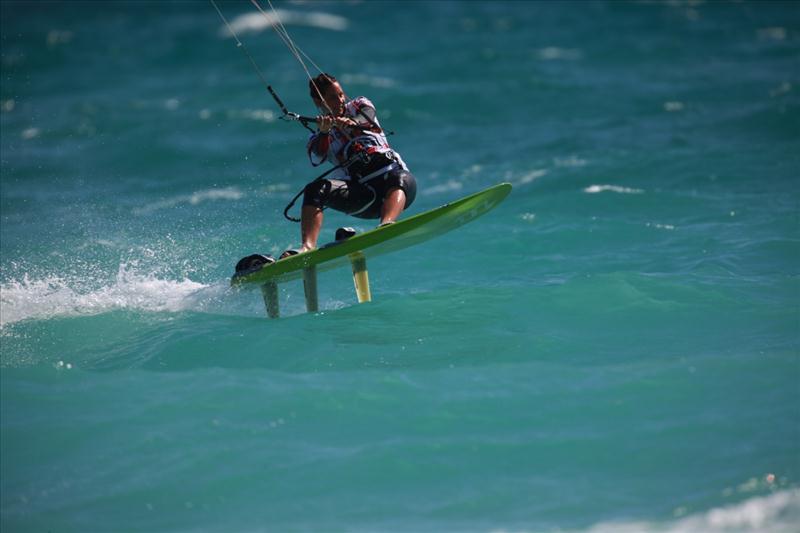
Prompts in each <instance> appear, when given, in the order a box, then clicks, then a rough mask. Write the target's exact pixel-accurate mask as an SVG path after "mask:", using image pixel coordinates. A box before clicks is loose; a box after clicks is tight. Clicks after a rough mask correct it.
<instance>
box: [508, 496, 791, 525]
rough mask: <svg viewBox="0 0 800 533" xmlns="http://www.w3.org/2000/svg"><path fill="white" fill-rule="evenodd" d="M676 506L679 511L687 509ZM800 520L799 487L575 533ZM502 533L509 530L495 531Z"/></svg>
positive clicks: (777, 522)
mask: <svg viewBox="0 0 800 533" xmlns="http://www.w3.org/2000/svg"><path fill="white" fill-rule="evenodd" d="M684 511H685V510H684V509H683V508H680V509H677V510H676V514H680V513H681V512H684ZM799 523H800V490H797V489H793V490H785V491H780V492H775V493H772V494H769V495H767V496H759V497H755V498H751V499H749V500H745V501H743V502H741V503H737V504H733V505H727V506H724V507H718V508H715V509H711V510H709V511H705V512H701V513H696V514H691V515H688V516H683V517H681V518H678V519H676V520H673V521H669V522H651V521H644V520H643V521H630V522H601V523H598V524H595V525H593V526H591V527H589V528H587V529H584V530H573V531H574V532H575V533H577V532H578V531H584V532H587V533H651V532H652V533H656V532H658V533H794V532H795V531H797V525H798V524H799ZM493 531H494V533H501V532H504V531H506V530H503V529H497V530H493Z"/></svg>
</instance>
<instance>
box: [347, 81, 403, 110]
mask: <svg viewBox="0 0 800 533" xmlns="http://www.w3.org/2000/svg"><path fill="white" fill-rule="evenodd" d="M341 81H342V83H344V84H345V85H348V86H349V85H353V84H359V85H367V86H369V87H378V88H381V89H386V88H390V87H394V86H395V85H397V82H395V81H394V80H393V79H391V78H384V77H381V76H368V75H367V74H342V76H341ZM381 116H382V117H384V116H385V113H383V114H381Z"/></svg>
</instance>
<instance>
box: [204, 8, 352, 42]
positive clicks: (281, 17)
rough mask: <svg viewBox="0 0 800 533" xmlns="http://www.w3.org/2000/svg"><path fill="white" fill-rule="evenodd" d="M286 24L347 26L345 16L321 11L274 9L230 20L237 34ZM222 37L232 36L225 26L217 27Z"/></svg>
mask: <svg viewBox="0 0 800 533" xmlns="http://www.w3.org/2000/svg"><path fill="white" fill-rule="evenodd" d="M278 22H280V23H282V24H284V25H287V26H311V27H312V28H320V29H323V30H331V31H345V30H347V27H348V26H349V22H348V20H347V19H346V18H344V17H341V16H339V15H332V14H330V13H323V12H321V11H311V12H300V11H288V10H286V9H276V10H275V11H274V12H273V13H266V14H265V13H246V14H244V15H239V16H238V17H236V18H234V19H233V20H231V29H232V30H233V31H234V32H235V33H236V34H237V35H241V34H245V33H258V32H261V31H264V30H265V29H269V28H271V27H272V25H273V24H276V23H278ZM219 34H220V35H221V36H222V37H229V38H231V37H233V35H232V34H231V30H229V29H228V27H227V26H224V25H223V26H222V27H220V29H219Z"/></svg>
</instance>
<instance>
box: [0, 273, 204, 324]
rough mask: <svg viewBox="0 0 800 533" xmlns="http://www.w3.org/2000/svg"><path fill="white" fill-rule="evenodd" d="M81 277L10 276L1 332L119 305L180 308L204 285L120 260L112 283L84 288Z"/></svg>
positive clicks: (2, 293) (2, 296)
mask: <svg viewBox="0 0 800 533" xmlns="http://www.w3.org/2000/svg"><path fill="white" fill-rule="evenodd" d="M88 284H89V283H88V282H87V281H86V280H68V279H64V278H62V277H59V276H48V277H44V278H42V279H31V278H30V277H29V276H28V275H25V276H24V277H23V278H22V279H21V280H11V281H8V282H6V283H3V284H2V285H1V286H0V330H2V328H4V327H6V326H8V325H10V324H14V323H16V322H20V321H23V320H29V319H40V320H41V319H48V318H55V317H71V316H85V315H97V314H100V313H105V312H108V311H112V310H118V309H129V310H130V309H135V310H142V311H154V312H158V311H172V312H177V311H182V310H185V309H187V308H189V307H190V306H191V305H193V302H194V300H193V299H191V298H190V296H191V295H193V294H195V293H196V292H197V291H199V290H201V289H203V288H206V287H207V286H206V285H203V284H202V283H197V282H194V281H191V280H189V279H183V280H167V279H158V278H157V277H155V276H154V275H152V274H141V273H139V272H136V271H134V270H132V269H131V268H130V267H129V266H128V265H127V264H121V265H120V266H119V270H118V272H117V275H116V278H115V279H114V280H113V282H112V283H110V284H108V285H106V286H103V287H100V288H95V289H85V288H84V287H85V286H86V285H88Z"/></svg>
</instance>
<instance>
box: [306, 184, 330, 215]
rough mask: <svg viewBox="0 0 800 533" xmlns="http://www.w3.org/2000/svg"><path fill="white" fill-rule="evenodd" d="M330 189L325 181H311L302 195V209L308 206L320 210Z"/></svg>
mask: <svg viewBox="0 0 800 533" xmlns="http://www.w3.org/2000/svg"><path fill="white" fill-rule="evenodd" d="M330 189H331V184H330V182H329V181H327V180H317V181H312V182H311V183H309V184H308V185H306V188H305V192H304V193H303V207H305V206H307V205H310V206H314V207H318V208H320V209H322V208H323V207H324V206H325V199H326V198H327V196H328V193H329V192H330Z"/></svg>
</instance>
